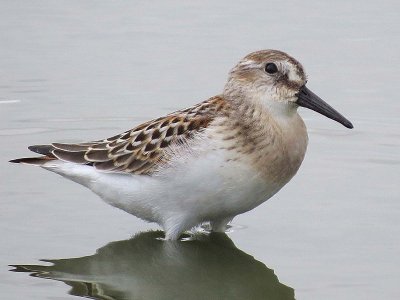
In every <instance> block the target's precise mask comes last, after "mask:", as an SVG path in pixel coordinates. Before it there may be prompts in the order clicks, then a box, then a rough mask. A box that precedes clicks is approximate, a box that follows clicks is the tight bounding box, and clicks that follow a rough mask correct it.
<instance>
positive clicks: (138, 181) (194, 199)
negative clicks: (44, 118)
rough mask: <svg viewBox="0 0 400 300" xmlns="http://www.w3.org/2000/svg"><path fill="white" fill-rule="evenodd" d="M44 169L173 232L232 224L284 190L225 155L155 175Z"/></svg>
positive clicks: (61, 166) (66, 166)
mask: <svg viewBox="0 0 400 300" xmlns="http://www.w3.org/2000/svg"><path fill="white" fill-rule="evenodd" d="M189 162H190V163H189ZM43 167H44V168H46V169H48V170H51V171H53V172H56V173H58V174H60V175H63V176H64V177H67V178H69V179H71V180H73V181H75V182H78V183H80V184H82V185H84V186H86V187H88V188H89V189H91V190H92V191H93V192H94V193H96V194H98V195H99V196H100V197H101V198H102V199H103V200H104V201H106V202H107V203H109V204H110V205H113V206H115V207H118V208H120V209H122V210H124V211H126V212H128V213H130V214H132V215H135V216H137V217H139V218H142V219H144V220H147V221H150V222H157V223H159V224H160V225H161V226H163V227H164V228H165V229H166V230H167V231H168V230H170V231H173V232H175V231H176V232H178V231H181V230H182V228H183V229H184V230H186V229H190V228H191V227H193V226H195V225H197V224H199V223H202V222H205V221H218V220H221V219H232V218H233V217H234V216H236V215H238V214H241V213H244V212H246V211H248V210H251V209H253V208H254V207H256V206H258V205H259V204H261V203H262V202H264V201H265V200H267V199H268V198H270V197H271V196H272V195H273V194H275V193H276V192H277V191H278V190H279V189H280V188H281V186H276V185H269V184H268V183H267V182H265V180H264V179H262V178H261V177H260V176H259V175H258V173H257V172H256V171H255V170H254V169H253V168H252V167H250V166H248V165H246V164H244V163H241V162H234V161H230V162H227V161H226V158H225V155H224V153H223V150H219V151H211V152H208V153H207V154H204V155H202V156H200V157H196V158H188V159H186V160H185V161H184V162H182V163H176V164H175V165H174V166H173V167H169V168H165V169H164V170H161V171H160V172H159V173H157V174H156V175H153V176H146V175H130V174H116V173H104V172H99V171H97V170H96V169H94V168H93V167H90V166H85V165H77V164H72V163H65V162H61V161H53V162H49V163H48V164H46V165H45V166H43ZM171 228H172V229H171Z"/></svg>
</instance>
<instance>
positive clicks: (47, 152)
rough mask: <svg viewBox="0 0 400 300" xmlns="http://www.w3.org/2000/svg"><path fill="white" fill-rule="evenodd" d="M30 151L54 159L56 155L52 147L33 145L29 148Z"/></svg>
mask: <svg viewBox="0 0 400 300" xmlns="http://www.w3.org/2000/svg"><path fill="white" fill-rule="evenodd" d="M28 149H29V150H31V151H32V152H36V153H39V154H43V155H47V156H51V157H54V155H53V154H52V153H51V152H52V151H53V150H54V147H53V146H52V145H33V146H29V147H28Z"/></svg>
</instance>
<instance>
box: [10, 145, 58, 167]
mask: <svg viewBox="0 0 400 300" xmlns="http://www.w3.org/2000/svg"><path fill="white" fill-rule="evenodd" d="M28 149H29V150H31V151H33V152H36V153H39V154H43V156H38V157H22V158H17V159H12V160H10V162H11V163H16V164H20V163H21V164H28V165H36V166H41V165H43V164H45V163H46V162H48V161H49V160H55V159H57V158H56V157H55V156H54V155H53V154H52V153H51V151H52V150H53V149H54V147H53V146H52V145H34V146H29V147H28Z"/></svg>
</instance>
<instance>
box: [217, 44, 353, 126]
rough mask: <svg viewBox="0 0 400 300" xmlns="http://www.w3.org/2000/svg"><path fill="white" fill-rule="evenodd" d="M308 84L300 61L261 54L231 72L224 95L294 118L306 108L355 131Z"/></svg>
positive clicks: (276, 53)
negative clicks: (296, 112)
mask: <svg viewBox="0 0 400 300" xmlns="http://www.w3.org/2000/svg"><path fill="white" fill-rule="evenodd" d="M306 83H307V76H306V74H305V72H304V69H303V66H302V65H301V64H300V63H299V62H298V61H297V60H296V59H294V58H293V57H291V56H289V55H288V54H286V53H284V52H282V51H277V50H261V51H257V52H253V53H250V54H248V55H247V56H246V57H244V58H243V59H242V60H241V61H240V62H239V63H238V64H237V65H236V66H235V67H234V68H233V69H232V70H231V72H230V74H229V79H228V82H227V84H226V86H225V90H224V94H225V95H226V96H228V97H230V98H233V97H237V96H239V97H240V98H242V99H243V98H247V100H249V101H258V102H261V104H262V105H265V106H266V107H268V109H270V110H272V111H273V112H274V113H276V114H290V113H292V112H295V111H296V109H297V107H298V106H303V107H306V108H309V109H312V110H314V111H316V112H318V113H320V114H322V115H324V116H326V117H328V118H330V119H333V120H335V121H337V122H339V123H341V124H342V125H344V126H345V127H347V128H353V125H352V124H351V122H350V121H349V120H347V119H346V118H345V117H343V116H342V115H341V114H340V113H339V112H337V111H336V110H335V109H333V108H332V107H331V106H330V105H328V104H327V103H326V102H324V101H323V100H322V99H321V98H319V97H318V96H317V95H315V94H314V93H313V92H311V91H310V90H309V89H308V88H307V87H306Z"/></svg>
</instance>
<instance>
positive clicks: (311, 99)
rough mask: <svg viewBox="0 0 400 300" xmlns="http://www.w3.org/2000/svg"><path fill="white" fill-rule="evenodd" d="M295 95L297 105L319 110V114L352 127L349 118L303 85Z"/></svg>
mask: <svg viewBox="0 0 400 300" xmlns="http://www.w3.org/2000/svg"><path fill="white" fill-rule="evenodd" d="M297 96H298V97H299V98H298V99H297V101H296V103H297V104H298V105H300V106H303V107H307V108H309V109H312V110H314V111H316V112H319V113H320V114H322V115H324V116H326V117H328V118H329V119H332V120H335V121H336V122H339V123H340V124H342V125H343V126H345V127H347V128H353V124H351V122H350V121H349V120H347V119H346V118H345V117H343V116H342V115H341V114H340V113H338V112H337V111H336V110H335V109H334V108H333V107H331V106H330V105H329V104H328V103H326V102H325V101H324V100H322V99H321V98H320V97H318V96H317V95H315V94H314V93H313V92H311V91H310V90H309V89H308V88H307V87H306V86H305V85H304V86H303V87H302V88H301V89H300V92H299V93H298V94H297Z"/></svg>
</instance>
